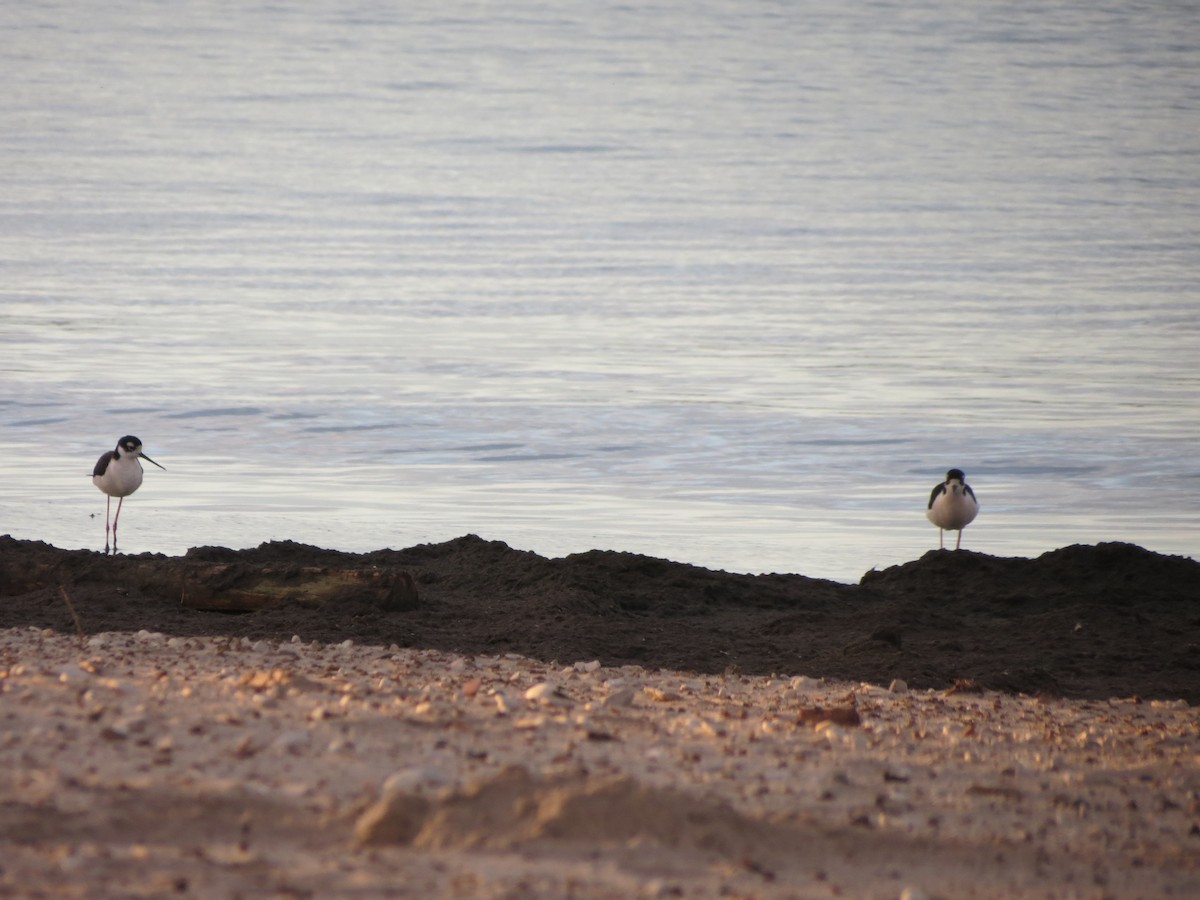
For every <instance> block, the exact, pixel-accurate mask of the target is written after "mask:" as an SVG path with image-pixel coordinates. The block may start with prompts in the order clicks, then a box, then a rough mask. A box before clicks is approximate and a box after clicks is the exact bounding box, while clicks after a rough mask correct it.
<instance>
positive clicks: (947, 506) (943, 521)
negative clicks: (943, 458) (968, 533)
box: [925, 481, 979, 531]
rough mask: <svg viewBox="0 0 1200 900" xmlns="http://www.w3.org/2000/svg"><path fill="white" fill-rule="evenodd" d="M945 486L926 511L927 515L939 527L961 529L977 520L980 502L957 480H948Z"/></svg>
mask: <svg viewBox="0 0 1200 900" xmlns="http://www.w3.org/2000/svg"><path fill="white" fill-rule="evenodd" d="M944 487H945V490H943V491H942V492H941V493H939V494H938V495H937V496H936V497H935V498H934V500H933V505H932V506H930V507H929V509H927V510H926V511H925V515H926V516H928V517H929V521H930V522H932V523H933V524H934V525H936V526H937V527H938V528H944V529H945V530H947V531H960V530H961V529H963V528H966V527H967V526H968V525H970V524H971V522H973V521H974V520H975V516H976V514H978V512H979V503H978V502H977V501H976V500H975V498H974V497H973V496H971V495H970V494H968V493H967V491H966V490H965V489H964V488H963V486H962V485H961V484H959V483H958V482H957V481H951V482H947V483H946V484H945V485H944Z"/></svg>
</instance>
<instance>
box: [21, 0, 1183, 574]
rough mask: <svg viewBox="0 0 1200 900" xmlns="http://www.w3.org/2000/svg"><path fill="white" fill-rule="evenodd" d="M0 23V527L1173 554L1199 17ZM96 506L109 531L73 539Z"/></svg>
mask: <svg viewBox="0 0 1200 900" xmlns="http://www.w3.org/2000/svg"><path fill="white" fill-rule="evenodd" d="M104 6H105V9H104V11H103V14H101V13H100V12H99V11H89V9H88V8H86V7H83V8H81V7H79V6H77V5H75V4H68V3H52V2H46V3H36V2H29V0H12V2H8V3H6V4H5V7H4V11H3V13H0V23H2V24H3V29H4V34H5V44H4V50H3V52H2V53H0V81H2V82H3V84H4V85H5V86H6V89H5V91H4V92H3V93H2V94H0V452H3V454H4V457H5V459H6V460H7V465H6V466H5V467H4V471H3V475H2V476H0V533H4V532H8V533H11V534H13V535H15V536H18V537H22V538H32V539H38V540H45V541H49V542H51V543H54V544H56V545H58V546H63V547H95V548H99V547H100V546H102V544H103V520H102V516H103V513H104V500H103V496H102V495H101V494H100V493H99V492H98V491H97V490H96V489H95V488H94V487H92V485H91V484H90V481H89V478H88V475H89V474H90V471H91V466H92V464H93V463H94V461H95V458H96V457H97V456H98V455H99V454H100V453H101V452H102V451H103V450H105V449H108V448H111V447H112V445H113V444H114V443H115V440H116V438H117V437H118V436H120V435H122V434H126V433H133V434H136V435H138V436H139V437H141V438H142V439H143V440H144V441H145V444H146V449H147V451H148V452H149V453H150V455H151V456H153V457H154V458H155V459H157V460H158V461H159V462H161V463H162V464H163V465H165V466H166V467H167V468H168V470H169V471H167V472H161V471H159V470H157V469H154V468H152V467H148V469H149V471H148V472H147V475H146V483H145V484H144V485H143V487H142V489H141V491H140V492H139V493H138V494H137V495H135V496H134V497H133V498H132V499H131V500H130V501H129V502H130V505H129V506H128V507H127V508H126V510H125V514H124V515H123V516H122V526H123V528H122V538H123V539H122V548H123V549H124V550H126V551H127V552H142V551H159V552H164V553H170V554H176V553H182V552H183V551H185V550H186V549H187V548H188V547H190V546H196V545H202V544H223V545H226V546H233V547H244V546H252V545H255V544H258V543H259V542H261V541H264V540H269V539H294V540H298V541H303V542H308V543H315V544H319V545H323V546H330V547H336V548H340V549H346V550H370V549H376V548H379V547H386V546H392V547H402V546H409V545H412V544H415V543H419V542H424V541H437V540H444V539H448V538H451V537H455V536H458V535H461V534H464V533H467V532H475V533H478V534H481V535H483V536H485V537H488V538H495V539H500V540H504V541H506V542H508V543H509V544H511V545H513V546H516V547H521V548H525V549H532V550H536V551H538V552H540V553H544V554H547V555H561V554H565V553H570V552H574V551H580V550H586V549H589V548H592V547H603V548H614V549H620V550H631V551H636V552H641V553H648V554H653V555H657V556H665V557H669V558H673V559H678V560H683V561H688V562H694V563H698V564H701V565H705V566H709V567H717V568H727V569H732V570H738V571H771V570H774V571H792V572H802V573H805V574H809V575H816V576H822V577H830V578H837V579H841V580H856V579H857V578H858V577H859V576H860V575H861V574H862V573H863V572H864V571H866V570H867V569H869V568H871V567H873V566H885V565H890V564H894V563H898V562H903V561H905V560H908V559H912V558H915V557H917V556H919V555H920V554H921V553H923V552H924V551H925V550H927V549H929V548H930V547H932V546H936V543H937V532H936V530H935V529H934V528H933V527H932V526H931V525H929V524H928V523H927V522H926V521H925V519H924V516H923V510H924V506H925V500H926V498H927V496H928V492H929V489H930V488H931V487H932V485H933V484H934V483H935V482H936V481H938V480H940V477H941V476H942V474H943V473H944V472H945V470H946V469H947V468H948V467H950V466H959V467H961V468H964V469H965V470H966V471H967V474H968V477H969V480H970V481H971V482H972V483H973V485H974V486H975V488H976V490H977V492H978V494H979V496H980V500H981V503H982V511H981V513H980V516H979V518H978V520H977V521H976V523H975V524H974V525H972V526H971V527H970V528H969V529H968V530H967V533H966V537H965V540H964V544H965V545H966V546H969V547H971V548H973V549H977V550H982V551H985V552H989V553H996V554H1003V555H1026V556H1028V555H1037V554H1039V553H1041V552H1043V551H1045V550H1048V549H1052V548H1054V547H1058V546H1063V545H1066V544H1071V543H1077V542H1096V541H1103V540H1126V541H1134V542H1137V543H1141V544H1143V545H1145V546H1148V547H1151V548H1152V549H1156V550H1160V551H1163V552H1168V553H1182V554H1186V555H1194V554H1195V553H1196V551H1197V546H1198V544H1200V441H1198V438H1197V426H1198V424H1200V365H1198V361H1200V284H1198V273H1200V249H1198V236H1200V142H1198V141H1197V135H1198V133H1200V131H1198V125H1200V30H1198V29H1197V28H1196V27H1195V25H1196V23H1197V21H1200V6H1198V4H1195V3H1190V4H1189V3H1181V2H1161V3H1144V4H1137V5H1136V6H1134V5H1132V4H1105V3H1096V2H1092V0H1086V2H1085V0H1078V2H1059V3H1054V2H1050V3H1044V2H1038V3H1027V4H1022V3H1012V2H982V3H973V4H958V3H952V2H949V0H935V2H928V3H921V2H903V3H886V2H881V3H861V4H845V3H842V2H840V0H838V2H834V0H820V2H812V3H803V2H795V3H793V2H760V0H748V2H744V3H737V4H731V3H728V2H724V0H721V2H682V0H679V2H673V0H668V2H664V3H657V4H650V5H625V4H608V3H596V2H590V0H589V2H557V3H549V2H546V0H528V2H523V0H514V2H508V3H504V4H490V3H458V2H449V3H447V2H427V3H420V2H416V3H404V4H387V3H373V2H363V3H357V4H353V3H350V4H347V3H334V2H329V0H316V2H308V3H304V4H294V5H293V4H286V3H285V4H266V5H262V6H258V7H255V6H253V5H252V4H248V5H239V4H233V3H224V2H210V3H166V2H162V3H146V2H137V3H134V2H125V3H121V2H114V3H109V4H105V5H104ZM97 514H98V515H99V516H100V518H96V516H97Z"/></svg>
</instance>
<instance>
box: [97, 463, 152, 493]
mask: <svg viewBox="0 0 1200 900" xmlns="http://www.w3.org/2000/svg"><path fill="white" fill-rule="evenodd" d="M92 484H94V485H95V486H96V487H98V488H100V490H102V491H104V493H106V494H108V496H110V497H128V496H129V495H130V494H132V493H133V492H134V491H136V490H137V489H138V488H139V487H141V486H142V464H141V463H140V462H138V458H137V457H136V456H132V455H130V454H122V455H121V456H119V457H113V458H111V459H109V461H108V465H107V466H105V468H104V472H103V474H100V475H93V476H92Z"/></svg>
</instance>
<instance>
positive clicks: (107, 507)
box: [104, 497, 112, 556]
mask: <svg viewBox="0 0 1200 900" xmlns="http://www.w3.org/2000/svg"><path fill="white" fill-rule="evenodd" d="M111 513H112V497H105V498H104V555H105V556H107V555H108V523H109V520H110V518H111Z"/></svg>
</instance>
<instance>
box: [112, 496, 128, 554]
mask: <svg viewBox="0 0 1200 900" xmlns="http://www.w3.org/2000/svg"><path fill="white" fill-rule="evenodd" d="M124 502H125V498H124V497H122V498H121V499H119V500H118V501H117V514H116V515H115V516H113V556H116V555H117V520H118V519H120V518H121V504H122V503H124Z"/></svg>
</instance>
